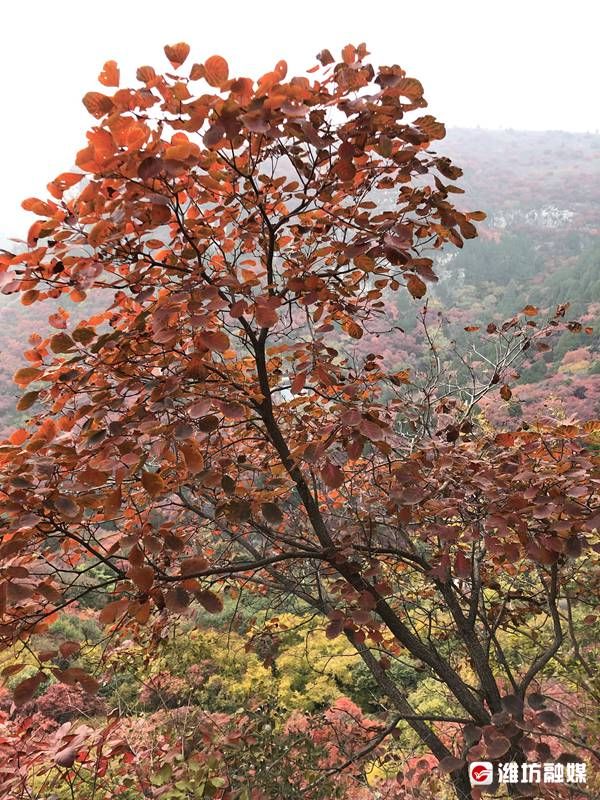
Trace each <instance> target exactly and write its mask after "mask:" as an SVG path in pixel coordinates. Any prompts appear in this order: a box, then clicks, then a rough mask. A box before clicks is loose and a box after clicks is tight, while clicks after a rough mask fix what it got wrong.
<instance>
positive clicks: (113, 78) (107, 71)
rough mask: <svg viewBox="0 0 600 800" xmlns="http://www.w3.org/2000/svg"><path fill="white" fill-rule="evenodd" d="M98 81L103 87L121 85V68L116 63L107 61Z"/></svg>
mask: <svg viewBox="0 0 600 800" xmlns="http://www.w3.org/2000/svg"><path fill="white" fill-rule="evenodd" d="M98 80H99V81H100V83H101V84H102V85H103V86H118V85H119V68H118V67H117V62H116V61H107V62H106V63H105V65H104V66H103V67H102V72H101V73H100V75H98Z"/></svg>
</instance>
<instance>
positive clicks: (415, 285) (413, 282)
mask: <svg viewBox="0 0 600 800" xmlns="http://www.w3.org/2000/svg"><path fill="white" fill-rule="evenodd" d="M406 288H407V289H408V291H409V292H410V293H411V294H412V296H413V297H414V298H416V299H419V298H421V297H423V295H424V294H425V293H426V292H427V287H426V286H425V284H424V283H423V281H422V280H421V278H418V277H417V276H416V275H409V277H408V280H407V282H406Z"/></svg>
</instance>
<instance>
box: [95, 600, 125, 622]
mask: <svg viewBox="0 0 600 800" xmlns="http://www.w3.org/2000/svg"><path fill="white" fill-rule="evenodd" d="M128 606H129V600H128V599H127V598H126V597H121V599H120V600H113V602H112V603H109V604H108V605H107V606H104V608H103V609H102V611H101V612H100V614H99V615H98V619H99V620H100V623H101V624H102V625H110V623H111V622H114V621H115V620H116V619H118V617H120V616H121V615H122V614H123V613H124V612H125V609H126V608H127V607H128Z"/></svg>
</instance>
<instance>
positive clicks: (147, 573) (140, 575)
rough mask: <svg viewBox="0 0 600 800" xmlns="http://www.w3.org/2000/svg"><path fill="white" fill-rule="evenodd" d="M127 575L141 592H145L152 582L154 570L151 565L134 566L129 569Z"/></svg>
mask: <svg viewBox="0 0 600 800" xmlns="http://www.w3.org/2000/svg"><path fill="white" fill-rule="evenodd" d="M128 577H129V578H131V580H132V581H133V582H134V583H135V585H136V586H137V588H138V589H139V590H140V591H141V592H147V591H148V590H149V589H150V587H151V586H152V584H153V583H154V570H153V569H152V567H134V568H133V569H130V570H129V572H128Z"/></svg>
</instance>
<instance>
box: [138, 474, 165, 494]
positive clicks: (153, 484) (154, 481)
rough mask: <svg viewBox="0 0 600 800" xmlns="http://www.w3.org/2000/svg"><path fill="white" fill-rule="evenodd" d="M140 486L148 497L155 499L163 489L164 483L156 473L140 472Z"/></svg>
mask: <svg viewBox="0 0 600 800" xmlns="http://www.w3.org/2000/svg"><path fill="white" fill-rule="evenodd" d="M142 486H143V487H144V489H145V490H146V491H147V492H148V494H149V495H150V497H156V496H157V495H159V494H160V493H161V492H163V491H164V489H165V482H164V481H163V479H162V478H161V477H160V475H159V474H158V473H157V472H147V471H146V470H143V472H142Z"/></svg>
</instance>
